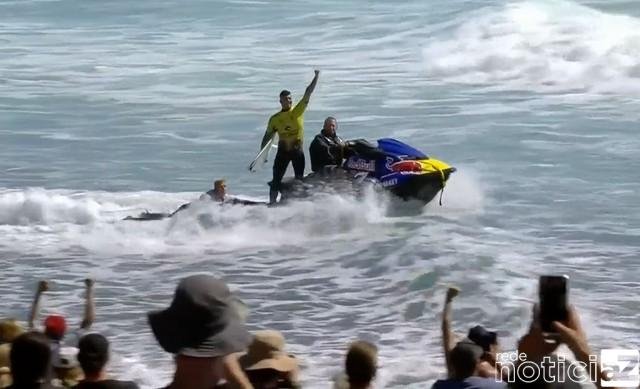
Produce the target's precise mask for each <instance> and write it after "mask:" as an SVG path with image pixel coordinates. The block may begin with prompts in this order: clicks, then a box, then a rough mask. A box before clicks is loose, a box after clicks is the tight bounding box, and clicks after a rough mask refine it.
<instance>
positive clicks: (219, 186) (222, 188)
mask: <svg viewBox="0 0 640 389" xmlns="http://www.w3.org/2000/svg"><path fill="white" fill-rule="evenodd" d="M199 200H201V201H202V200H211V201H215V202H218V203H221V204H232V205H267V203H266V202H264V201H251V200H242V199H238V198H236V197H230V196H227V184H226V183H225V181H224V180H216V181H215V182H214V183H213V189H211V190H209V191H207V192H206V193H203V194H202V195H200V198H199ZM190 205H191V203H186V204H182V205H181V206H180V207H178V209H176V210H175V211H173V212H172V213H161V212H147V211H145V212H142V213H141V214H140V215H138V216H127V217H126V218H124V220H160V219H164V218H167V217H172V216H173V215H175V214H176V213H178V212H180V211H184V210H185V209H187V208H189V206H190Z"/></svg>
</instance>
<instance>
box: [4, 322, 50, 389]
mask: <svg viewBox="0 0 640 389" xmlns="http://www.w3.org/2000/svg"><path fill="white" fill-rule="evenodd" d="M10 359H11V374H12V375H13V383H14V384H15V385H31V384H34V383H37V382H39V381H41V380H43V379H45V378H46V377H47V373H48V371H49V366H50V363H51V346H50V345H49V339H47V337H46V336H45V335H44V334H41V333H40V332H35V331H34V332H27V333H25V334H22V335H20V336H18V337H17V338H16V339H15V340H14V341H13V344H12V345H11V355H10Z"/></svg>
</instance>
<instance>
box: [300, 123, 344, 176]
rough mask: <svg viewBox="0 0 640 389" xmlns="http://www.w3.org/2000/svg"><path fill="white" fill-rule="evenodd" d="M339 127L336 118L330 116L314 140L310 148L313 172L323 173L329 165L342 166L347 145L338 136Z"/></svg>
mask: <svg viewBox="0 0 640 389" xmlns="http://www.w3.org/2000/svg"><path fill="white" fill-rule="evenodd" d="M337 127H338V122H337V121H336V118H334V117H331V116H329V117H328V118H326V119H325V120H324V125H323V126H322V130H321V131H320V133H319V134H318V135H316V137H315V138H313V141H312V142H311V146H309V155H310V157H311V170H313V172H315V173H318V172H321V171H322V170H323V168H324V167H325V166H329V165H333V166H340V165H342V158H343V157H344V145H345V143H344V141H343V140H342V139H340V137H339V136H338V135H337V134H336V128H337Z"/></svg>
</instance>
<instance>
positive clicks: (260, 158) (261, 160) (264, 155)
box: [249, 135, 278, 172]
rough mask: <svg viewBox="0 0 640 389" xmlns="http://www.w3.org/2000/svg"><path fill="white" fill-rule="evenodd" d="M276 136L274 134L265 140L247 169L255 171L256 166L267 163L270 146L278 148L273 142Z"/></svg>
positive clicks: (259, 166)
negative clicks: (268, 139) (267, 140)
mask: <svg viewBox="0 0 640 389" xmlns="http://www.w3.org/2000/svg"><path fill="white" fill-rule="evenodd" d="M277 136H278V135H274V136H273V137H272V138H271V140H270V141H269V142H267V144H266V145H264V147H263V148H262V150H260V152H259V153H258V154H257V155H256V157H255V158H254V159H253V161H252V162H251V163H250V164H249V171H251V172H255V171H256V169H257V168H261V167H262V166H263V165H264V164H265V163H267V160H268V159H269V151H271V148H275V149H277V148H278V146H277V145H276V143H275V141H276V137H277Z"/></svg>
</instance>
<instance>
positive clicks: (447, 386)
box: [431, 378, 460, 389]
mask: <svg viewBox="0 0 640 389" xmlns="http://www.w3.org/2000/svg"><path fill="white" fill-rule="evenodd" d="M431 388H432V389H453V388H460V381H455V380H452V379H451V378H447V379H440V380H437V381H436V382H434V383H433V385H432V386H431Z"/></svg>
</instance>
